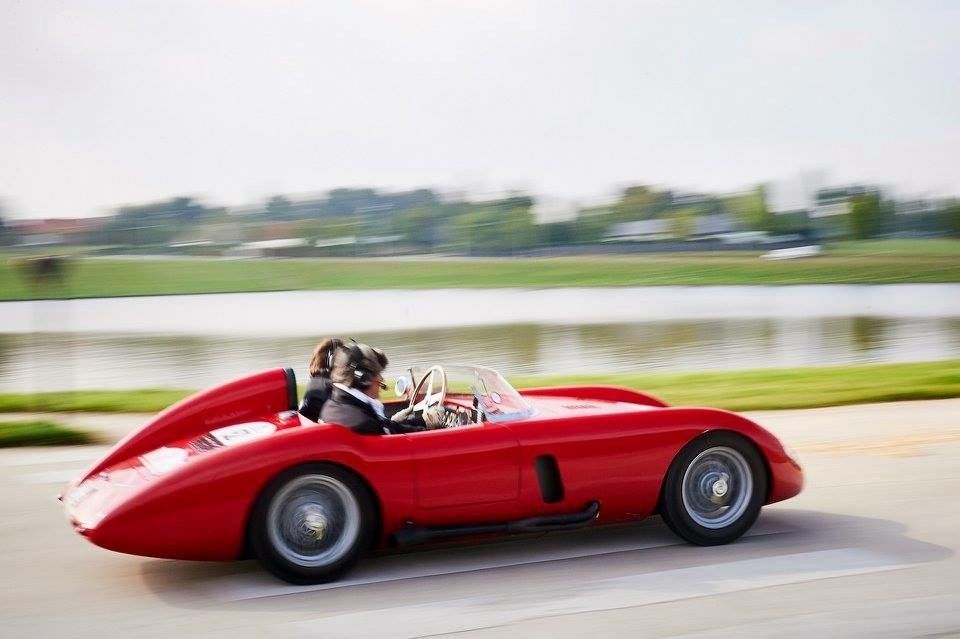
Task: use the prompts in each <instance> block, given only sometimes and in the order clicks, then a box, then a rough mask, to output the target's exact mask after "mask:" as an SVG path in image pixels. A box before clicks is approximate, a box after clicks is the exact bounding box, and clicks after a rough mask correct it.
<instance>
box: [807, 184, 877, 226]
mask: <svg viewBox="0 0 960 639" xmlns="http://www.w3.org/2000/svg"><path fill="white" fill-rule="evenodd" d="M879 191H880V190H879V189H878V188H877V187H875V186H867V185H863V184H855V185H851V186H841V187H832V188H827V189H819V190H818V191H817V193H816V199H815V200H814V204H813V207H812V208H811V209H810V217H811V218H814V219H816V218H824V217H833V216H836V215H846V214H847V213H849V212H850V201H851V200H852V199H853V198H855V197H858V196H861V195H870V194H871V193H878V192H879Z"/></svg>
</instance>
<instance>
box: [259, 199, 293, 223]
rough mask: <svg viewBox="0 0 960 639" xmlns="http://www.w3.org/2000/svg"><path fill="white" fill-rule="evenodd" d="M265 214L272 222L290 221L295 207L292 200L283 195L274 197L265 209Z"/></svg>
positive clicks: (268, 201)
mask: <svg viewBox="0 0 960 639" xmlns="http://www.w3.org/2000/svg"><path fill="white" fill-rule="evenodd" d="M264 213H266V214H267V218H268V219H270V220H274V221H277V220H289V219H291V217H292V214H293V205H292V204H291V203H290V200H289V199H287V198H286V197H285V196H283V195H274V196H273V197H271V198H270V199H269V200H267V204H266V206H265V207H264Z"/></svg>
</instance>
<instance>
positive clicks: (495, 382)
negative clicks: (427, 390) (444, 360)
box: [409, 365, 534, 422]
mask: <svg viewBox="0 0 960 639" xmlns="http://www.w3.org/2000/svg"><path fill="white" fill-rule="evenodd" d="M441 366H442V368H443V370H444V372H445V373H446V374H447V396H448V397H471V396H472V397H473V400H474V402H475V406H476V407H477V408H479V409H480V412H481V413H483V416H484V417H485V418H486V420H487V421H490V422H503V421H510V420H514V419H523V418H524V417H530V416H531V415H533V412H534V411H533V408H532V407H531V406H530V405H529V404H527V402H526V400H524V399H523V397H522V396H521V395H520V393H518V392H517V390H516V389H515V388H514V387H513V386H511V385H510V382H508V381H507V380H505V379H504V378H503V376H501V375H500V373H498V372H497V371H495V370H493V369H492V368H485V367H483V366H465V365H441ZM428 370H430V369H429V367H425V366H415V367H413V368H411V369H409V372H410V373H412V374H413V380H412V381H413V385H414V386H416V384H417V382H419V381H420V380H421V379H423V376H424V375H426V373H427V371H428Z"/></svg>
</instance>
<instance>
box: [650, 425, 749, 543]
mask: <svg viewBox="0 0 960 639" xmlns="http://www.w3.org/2000/svg"><path fill="white" fill-rule="evenodd" d="M685 483H686V488H685ZM766 496H767V471H766V466H765V465H764V463H763V458H762V457H761V455H760V452H759V451H758V450H757V447H756V446H754V444H753V443H752V442H750V441H749V440H747V439H746V438H745V437H743V436H741V435H737V434H736V433H731V432H725V431H718V432H712V433H707V434H705V435H703V436H701V437H698V438H697V439H695V440H693V441H692V442H690V443H689V444H687V445H686V446H685V447H684V448H683V449H682V450H681V451H680V452H679V453H678V454H677V456H676V458H674V460H673V463H672V464H670V469H669V470H668V471H667V476H666V477H665V478H664V482H663V491H662V497H661V504H660V514H661V516H662V517H663V521H664V522H666V524H667V526H669V527H670V530H672V531H673V532H674V533H676V534H677V536H678V537H680V538H682V539H685V540H686V541H688V542H690V543H692V544H696V545H698V546H717V545H720V544H728V543H730V542H731V541H734V540H736V539H738V538H739V537H740V536H741V535H743V534H744V533H745V532H747V530H749V529H750V527H751V526H752V525H753V523H754V522H755V521H756V519H757V516H758V515H759V514H760V508H761V507H762V506H763V502H764V501H765V499H766Z"/></svg>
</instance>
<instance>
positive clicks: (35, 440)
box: [0, 420, 95, 448]
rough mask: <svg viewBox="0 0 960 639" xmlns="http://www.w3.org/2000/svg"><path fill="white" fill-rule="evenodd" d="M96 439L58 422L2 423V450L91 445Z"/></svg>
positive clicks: (0, 434)
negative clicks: (23, 447)
mask: <svg viewBox="0 0 960 639" xmlns="http://www.w3.org/2000/svg"><path fill="white" fill-rule="evenodd" d="M94 442H95V438H94V437H93V436H92V435H90V434H89V433H85V432H83V431H80V430H75V429H73V428H68V427H67V426H63V425H62V424H58V423H56V422H51V421H45V420H37V421H12V422H3V421H0V448H10V447H13V446H68V445H74V444H91V443H94Z"/></svg>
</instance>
